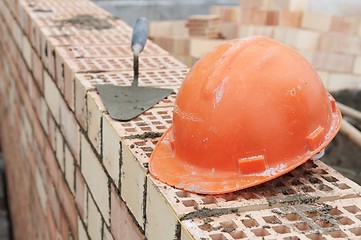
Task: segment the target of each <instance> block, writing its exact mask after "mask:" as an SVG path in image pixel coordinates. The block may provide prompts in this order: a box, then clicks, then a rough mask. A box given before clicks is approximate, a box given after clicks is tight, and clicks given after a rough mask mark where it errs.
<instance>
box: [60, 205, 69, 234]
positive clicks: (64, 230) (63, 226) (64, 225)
mask: <svg viewBox="0 0 361 240" xmlns="http://www.w3.org/2000/svg"><path fill="white" fill-rule="evenodd" d="M69 231H70V229H69V223H68V221H67V219H66V217H65V214H64V213H63V212H61V213H60V229H59V233H60V236H61V240H68V239H69Z"/></svg>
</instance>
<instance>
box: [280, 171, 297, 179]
mask: <svg viewBox="0 0 361 240" xmlns="http://www.w3.org/2000/svg"><path fill="white" fill-rule="evenodd" d="M282 177H283V178H293V177H294V176H293V174H292V173H290V172H288V173H286V174H284V175H282Z"/></svg>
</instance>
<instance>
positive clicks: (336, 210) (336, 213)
mask: <svg viewBox="0 0 361 240" xmlns="http://www.w3.org/2000/svg"><path fill="white" fill-rule="evenodd" d="M329 213H330V214H331V215H333V216H334V215H340V214H342V213H343V212H341V211H340V210H338V208H332V209H331V210H330V212H329Z"/></svg>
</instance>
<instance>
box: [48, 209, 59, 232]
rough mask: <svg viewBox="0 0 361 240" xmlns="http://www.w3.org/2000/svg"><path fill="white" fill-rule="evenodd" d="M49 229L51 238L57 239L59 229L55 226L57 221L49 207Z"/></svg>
mask: <svg viewBox="0 0 361 240" xmlns="http://www.w3.org/2000/svg"><path fill="white" fill-rule="evenodd" d="M46 217H47V218H46V223H47V230H48V231H49V235H50V239H57V235H58V231H57V229H56V226H55V221H54V218H53V214H52V212H51V210H50V209H49V208H48V211H47V213H46Z"/></svg>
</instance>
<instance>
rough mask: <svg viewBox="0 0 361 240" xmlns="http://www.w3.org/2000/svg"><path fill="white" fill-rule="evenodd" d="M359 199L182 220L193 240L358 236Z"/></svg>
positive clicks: (348, 237) (360, 210)
mask: <svg viewBox="0 0 361 240" xmlns="http://www.w3.org/2000/svg"><path fill="white" fill-rule="evenodd" d="M360 216H361V198H353V199H343V200H336V201H327V202H324V203H306V204H300V205H293V206H287V207H281V208H271V209H264V210H257V211H246V212H235V213H231V214H227V213H226V214H225V215H221V216H218V217H217V216H216V217H209V216H207V214H203V216H202V215H201V214H200V215H199V217H197V218H194V219H189V220H185V221H182V223H183V227H184V228H185V229H186V230H187V231H189V233H190V235H192V237H193V238H194V239H196V240H198V239H202V240H204V239H211V240H224V239H229V240H230V239H289V240H292V239H300V240H303V239H313V240H316V239H339V238H342V239H359V238H360V236H361V220H360V219H361V217H360Z"/></svg>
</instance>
